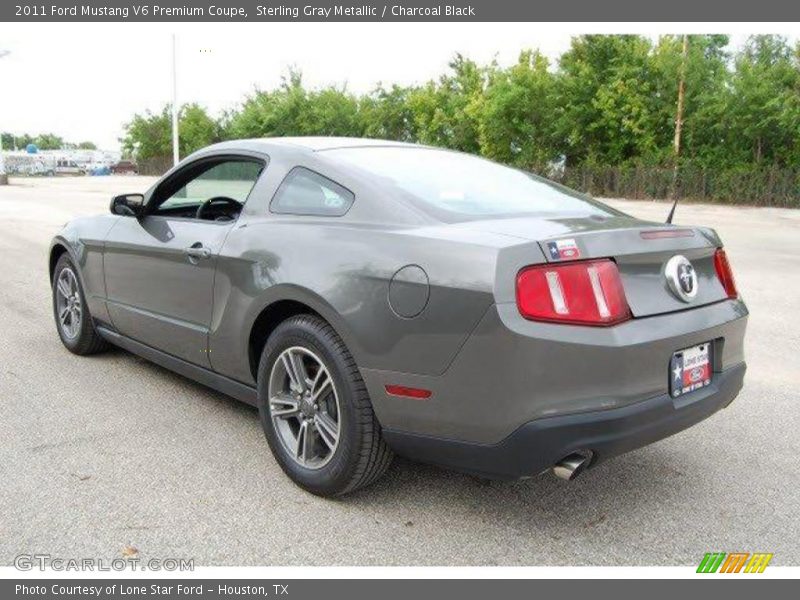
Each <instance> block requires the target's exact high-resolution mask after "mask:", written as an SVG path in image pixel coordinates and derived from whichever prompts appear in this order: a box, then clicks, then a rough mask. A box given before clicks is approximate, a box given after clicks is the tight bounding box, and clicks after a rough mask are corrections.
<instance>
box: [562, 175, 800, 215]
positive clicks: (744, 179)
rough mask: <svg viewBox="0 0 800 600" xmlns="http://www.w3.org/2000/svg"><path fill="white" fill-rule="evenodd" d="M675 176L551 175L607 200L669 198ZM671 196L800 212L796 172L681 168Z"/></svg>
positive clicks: (564, 182)
mask: <svg viewBox="0 0 800 600" xmlns="http://www.w3.org/2000/svg"><path fill="white" fill-rule="evenodd" d="M673 177H674V173H673V170H672V169H671V168H661V167H595V166H580V167H567V168H565V169H563V171H562V172H561V173H559V174H557V175H556V179H557V180H558V181H560V182H561V183H563V184H564V185H566V186H568V187H571V188H575V189H578V190H580V191H582V192H586V193H588V194H590V195H592V196H598V197H606V198H631V199H662V198H667V197H669V196H670V190H671V189H672V186H673ZM674 185H675V196H677V197H678V198H681V199H687V200H696V201H699V202H717V203H721V204H741V205H751V206H775V207H782V208H800V169H780V168H765V169H752V168H750V169H727V170H721V169H703V168H697V167H683V168H681V169H680V170H679V171H678V174H677V178H675V184H674Z"/></svg>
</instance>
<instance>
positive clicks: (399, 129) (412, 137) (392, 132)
mask: <svg viewBox="0 0 800 600" xmlns="http://www.w3.org/2000/svg"><path fill="white" fill-rule="evenodd" d="M411 91H412V88H409V87H401V86H398V85H393V86H391V87H389V88H386V87H384V86H383V85H379V86H378V87H377V88H376V89H375V90H373V91H372V93H371V94H368V95H366V96H364V97H363V98H361V102H360V106H359V115H360V119H361V129H362V130H363V132H364V135H365V136H367V137H372V138H379V139H386V140H395V141H398V142H413V141H416V140H417V139H418V137H417V130H416V123H415V121H414V112H413V111H412V109H411V106H410V104H409V95H410V93H411Z"/></svg>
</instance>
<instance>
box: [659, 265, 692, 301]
mask: <svg viewBox="0 0 800 600" xmlns="http://www.w3.org/2000/svg"><path fill="white" fill-rule="evenodd" d="M664 277H666V278H667V285H668V286H669V289H670V291H671V292H672V293H673V294H675V296H677V297H678V299H679V300H683V301H684V302H691V301H692V300H694V299H695V297H696V296H697V272H696V271H695V270H694V267H693V266H692V263H690V262H689V259H687V258H686V257H685V256H682V255H680V254H678V255H676V256H673V257H672V258H670V259H669V261H667V266H666V267H665V268H664Z"/></svg>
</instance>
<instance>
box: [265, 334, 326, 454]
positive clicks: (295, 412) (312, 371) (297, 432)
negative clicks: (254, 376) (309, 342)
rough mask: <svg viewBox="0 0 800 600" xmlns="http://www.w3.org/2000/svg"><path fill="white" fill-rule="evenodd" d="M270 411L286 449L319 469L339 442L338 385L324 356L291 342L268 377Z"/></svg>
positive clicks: (276, 430) (278, 435) (279, 437)
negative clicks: (322, 357)
mask: <svg viewBox="0 0 800 600" xmlns="http://www.w3.org/2000/svg"><path fill="white" fill-rule="evenodd" d="M268 394H269V413H270V417H271V419H272V423H273V426H274V428H275V432H276V433H277V437H278V439H279V440H280V442H281V444H282V445H283V447H284V449H285V450H286V451H287V453H288V454H289V455H290V456H291V457H292V458H293V459H294V461H295V462H297V463H298V464H299V465H301V466H303V467H305V468H307V469H320V468H322V467H324V466H325V465H326V464H327V463H328V462H329V461H330V459H331V458H332V457H333V454H334V452H335V451H336V447H337V446H338V444H339V434H340V422H339V418H340V414H341V413H340V410H339V396H338V393H337V390H336V385H335V383H334V381H333V378H332V377H331V374H330V371H329V370H328V369H327V367H326V366H325V364H324V363H323V361H322V359H321V358H319V356H317V355H316V354H315V353H314V352H312V351H311V350H309V349H308V348H304V347H301V346H292V347H291V348H287V349H286V350H284V351H283V352H281V354H280V355H279V356H278V358H277V360H275V363H274V364H273V366H272V372H271V373H270V378H269V390H268Z"/></svg>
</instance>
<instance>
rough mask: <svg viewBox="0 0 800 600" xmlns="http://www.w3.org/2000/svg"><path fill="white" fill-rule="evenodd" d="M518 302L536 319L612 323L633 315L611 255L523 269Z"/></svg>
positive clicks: (530, 317) (524, 312) (579, 322)
mask: <svg viewBox="0 0 800 600" xmlns="http://www.w3.org/2000/svg"><path fill="white" fill-rule="evenodd" d="M517 306H518V307H519V312H520V313H521V314H522V316H523V317H525V318H526V319H532V320H534V321H550V322H554V323H573V324H578V325H594V326H608V325H616V324H617V323H621V322H622V321H627V320H628V319H630V318H631V311H630V308H628V301H627V300H626V299H625V291H624V290H623V289H622V281H621V280H620V277H619V271H618V270H617V265H616V263H614V261H612V260H609V259H603V260H587V261H580V262H571V263H564V264H561V265H553V264H546V265H535V266H532V267H527V268H525V269H523V270H522V271H520V273H519V275H517Z"/></svg>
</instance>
